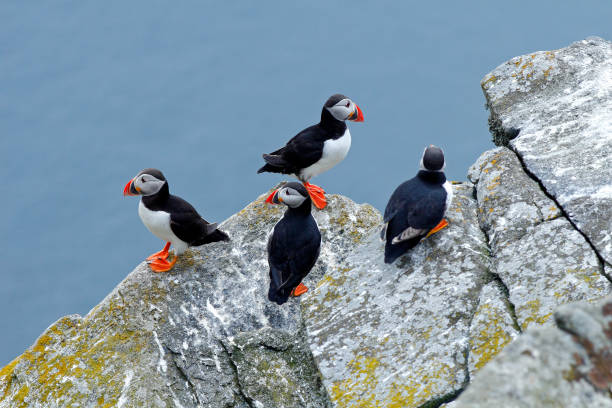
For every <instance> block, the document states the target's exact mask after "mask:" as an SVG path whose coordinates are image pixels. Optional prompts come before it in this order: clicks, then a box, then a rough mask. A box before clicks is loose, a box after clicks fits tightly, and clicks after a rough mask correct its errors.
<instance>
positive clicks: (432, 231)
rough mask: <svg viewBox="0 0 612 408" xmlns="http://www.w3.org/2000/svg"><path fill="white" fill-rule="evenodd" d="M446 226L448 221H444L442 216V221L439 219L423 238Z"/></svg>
mask: <svg viewBox="0 0 612 408" xmlns="http://www.w3.org/2000/svg"><path fill="white" fill-rule="evenodd" d="M447 226H448V221H446V220H445V219H444V218H442V221H440V223H438V225H436V226H435V227H434V228H432V229H431V231H429V232H428V233H427V235H426V236H425V238H427V237H429V236H430V235H433V234H435V233H436V232H438V231H440V230H441V229H443V228H446V227H447Z"/></svg>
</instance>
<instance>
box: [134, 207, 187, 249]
mask: <svg viewBox="0 0 612 408" xmlns="http://www.w3.org/2000/svg"><path fill="white" fill-rule="evenodd" d="M138 215H139V216H140V219H141V220H142V223H143V224H144V225H145V227H147V229H148V230H149V231H151V233H152V234H153V235H155V236H156V237H157V238H159V239H161V240H163V241H165V242H171V243H172V246H174V249H175V251H176V252H177V254H181V253H183V252H184V251H185V250H186V249H187V247H188V246H189V245H188V244H187V243H186V242H184V241H183V240H181V239H179V237H177V236H176V235H175V234H174V232H172V229H171V228H170V214H169V213H167V212H165V211H151V210H149V209H148V208H147V207H145V205H144V204H143V203H142V200H141V201H140V203H139V204H138Z"/></svg>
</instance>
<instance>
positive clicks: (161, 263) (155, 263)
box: [147, 255, 178, 272]
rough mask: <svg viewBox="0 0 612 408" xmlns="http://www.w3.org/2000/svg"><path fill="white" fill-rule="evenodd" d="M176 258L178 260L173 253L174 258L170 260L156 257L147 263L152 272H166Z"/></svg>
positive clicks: (172, 265)
mask: <svg viewBox="0 0 612 408" xmlns="http://www.w3.org/2000/svg"><path fill="white" fill-rule="evenodd" d="M177 260H178V256H176V255H175V256H174V259H173V260H172V261H170V262H168V261H167V260H165V259H161V258H157V259H153V260H151V261H148V262H147V263H148V264H149V266H150V267H151V270H152V271H153V272H168V271H169V270H170V269H172V268H173V267H174V264H175V263H176V261H177Z"/></svg>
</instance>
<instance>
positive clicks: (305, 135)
mask: <svg viewBox="0 0 612 408" xmlns="http://www.w3.org/2000/svg"><path fill="white" fill-rule="evenodd" d="M325 134H326V133H325V131H324V130H323V129H322V128H321V127H320V126H319V125H314V126H310V127H308V128H306V129H304V130H302V131H301V132H300V133H298V134H297V135H295V136H294V137H293V138H291V140H289V141H288V142H287V144H286V145H285V146H284V147H282V148H280V149H278V150H276V151H274V152H272V153H270V154H264V155H263V157H264V160H265V161H266V165H265V166H263V167H262V168H261V169H259V171H258V173H261V172H264V171H271V172H278V173H284V174H295V173H298V172H299V171H300V170H301V169H305V168H306V167H308V166H310V165H312V164H314V163H316V162H317V161H318V160H319V159H320V158H321V156H322V154H323V146H324V144H325V140H326V138H325Z"/></svg>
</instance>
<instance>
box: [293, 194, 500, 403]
mask: <svg viewBox="0 0 612 408" xmlns="http://www.w3.org/2000/svg"><path fill="white" fill-rule="evenodd" d="M454 187H455V199H454V202H453V205H452V207H451V209H450V211H449V213H448V217H447V218H448V220H449V223H450V225H449V227H448V228H446V229H444V230H442V231H440V232H439V233H437V234H435V235H433V236H432V237H430V238H428V239H427V240H425V241H423V242H422V243H421V244H419V245H418V246H417V247H416V248H414V250H412V251H411V252H410V253H409V254H408V255H405V256H403V257H402V258H400V259H398V260H397V261H396V263H395V264H393V265H386V264H384V263H383V257H382V256H381V254H383V243H382V242H381V241H380V238H379V234H378V231H376V232H374V233H373V234H372V235H371V236H370V237H368V238H367V239H366V240H365V242H364V244H362V246H361V247H359V248H357V249H356V250H355V252H354V253H353V254H352V255H349V257H348V258H347V259H346V261H345V265H344V266H342V267H338V268H336V269H330V270H328V271H327V274H326V276H325V277H324V278H323V280H322V281H321V282H319V283H318V285H317V287H316V289H315V290H314V291H313V293H312V295H311V296H309V297H308V298H307V299H304V302H303V303H302V307H303V312H304V318H305V323H306V328H307V332H308V341H309V343H310V347H311V349H312V351H313V354H314V358H315V361H316V362H317V364H318V366H319V370H320V371H321V373H322V377H323V382H324V384H325V386H326V388H327V390H328V391H329V394H330V397H331V399H332V401H333V402H334V403H335V404H336V406H338V407H361V406H368V407H413V406H420V405H421V404H423V403H428V402H434V401H437V400H439V401H443V400H444V399H445V398H450V397H452V395H454V394H455V393H456V392H458V390H460V389H462V388H463V387H464V386H465V383H466V382H467V381H468V375H467V372H468V371H467V370H468V361H467V355H468V352H469V348H470V340H469V330H470V321H471V320H472V316H473V315H474V313H475V310H476V308H477V306H478V301H479V294H480V291H481V288H482V287H483V285H485V284H486V283H487V281H489V280H490V279H491V276H490V275H489V274H488V272H487V270H488V261H489V258H488V249H487V243H486V239H485V237H484V235H483V234H482V232H481V231H480V229H479V228H478V223H477V214H476V210H477V209H476V201H475V200H474V198H473V193H472V186H471V184H469V183H467V184H460V185H455V186H454ZM373 254H378V256H372V255H373Z"/></svg>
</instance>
